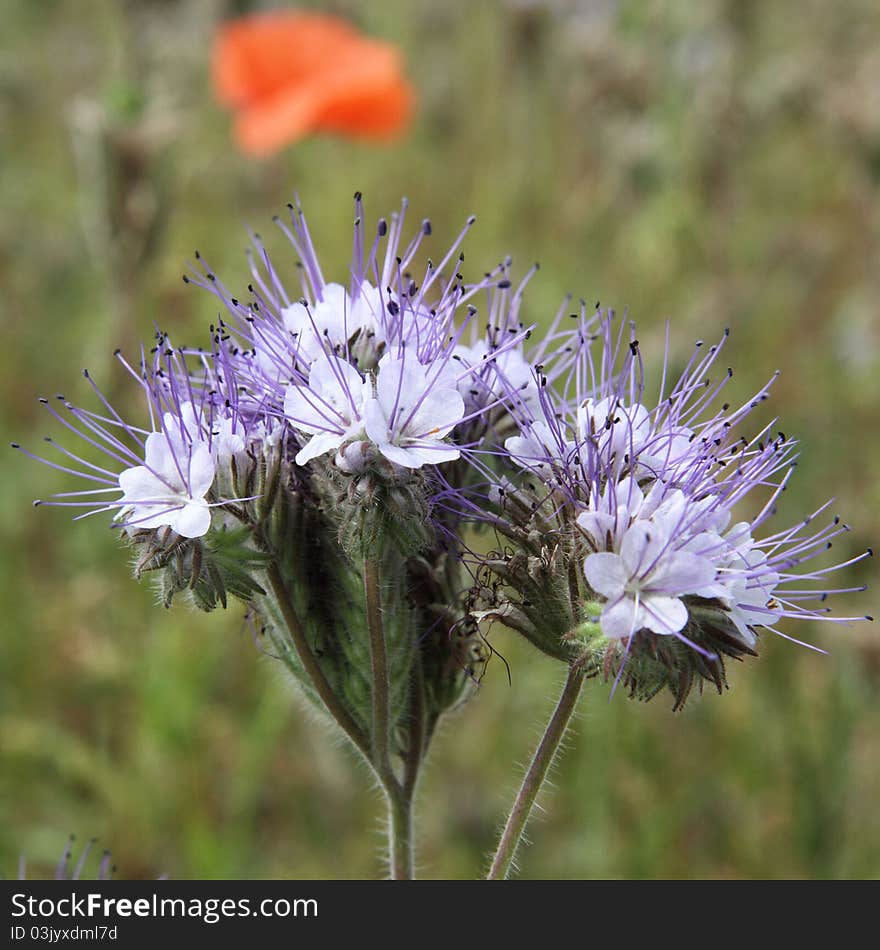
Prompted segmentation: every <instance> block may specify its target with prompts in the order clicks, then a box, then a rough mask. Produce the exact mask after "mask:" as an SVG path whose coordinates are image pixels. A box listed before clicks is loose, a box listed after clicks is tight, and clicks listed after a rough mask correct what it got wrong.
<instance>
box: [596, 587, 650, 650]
mask: <svg viewBox="0 0 880 950" xmlns="http://www.w3.org/2000/svg"><path fill="white" fill-rule="evenodd" d="M641 618H642V610H641V608H639V609H636V602H635V600H634V599H633V598H631V597H621V598H620V599H619V600H613V601H610V602H609V603H607V604H606V605H605V609H604V610H603V611H602V616H601V617H600V618H599V623H600V625H601V627H602V633H604V634H605V636H606V637H610V638H611V639H613V640H621V639H625V638H626V637H630V636H632V635H633V634H634V633H638V631H639V630H641V628H642V627H643V626H644V624H643V623H642V620H641Z"/></svg>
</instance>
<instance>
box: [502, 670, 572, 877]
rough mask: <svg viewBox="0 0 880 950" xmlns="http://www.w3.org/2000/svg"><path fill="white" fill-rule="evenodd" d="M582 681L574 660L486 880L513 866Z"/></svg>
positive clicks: (506, 872)
mask: <svg viewBox="0 0 880 950" xmlns="http://www.w3.org/2000/svg"><path fill="white" fill-rule="evenodd" d="M583 684H584V670H583V668H582V665H581V664H578V663H573V664H572V665H571V666H569V668H568V675H567V676H566V678H565V685H564V686H563V688H562V693H561V694H560V696H559V700H558V701H557V703H556V708H555V709H554V710H553V715H552V716H551V717H550V721H549V722H548V723H547V728H546V729H545V730H544V735H543V736H541V741H540V742H539V743H538V747H537V749H535V754H534V755H533V756H532V761H531V763H530V765H529V768H528V770H527V771H526V774H525V777H524V778H523V780H522V784H521V785H520V788H519V792H518V793H517V796H516V799H515V800H514V802H513V807H512V808H511V809H510V814H509V815H508V817H507V822H506V824H505V825H504V831H503V832H502V833H501V837H500V839H499V840H498V847H497V848H496V850H495V854H494V856H493V858H492V864H491V866H490V868H489V873H488V874H487V875H486V880H487V881H497V880H502V881H503V880H506V879H507V878H508V877H509V876H510V872H511V870H512V869H513V865H514V860H515V858H516V851H517V848H518V847H519V843H520V841H521V839H522V836H523V832H524V831H525V827H526V824H527V823H528V820H529V816H530V815H531V813H532V809H533V808H534V807H535V801H536V800H537V798H538V793H539V792H540V791H541V788H542V786H543V785H544V782H545V781H546V779H547V774H548V772H549V771H550V766H551V765H552V764H553V760H554V759H555V758H556V753H557V752H558V751H559V746H560V744H561V743H562V740H563V738H564V737H565V733H566V731H567V729H568V726H569V723H570V722H571V717H572V716H573V715H574V711H575V708H576V707H577V701H578V698H579V697H580V694H581V688H582V686H583Z"/></svg>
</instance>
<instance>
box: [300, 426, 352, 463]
mask: <svg viewBox="0 0 880 950" xmlns="http://www.w3.org/2000/svg"><path fill="white" fill-rule="evenodd" d="M345 438H346V433H344V432H321V433H319V434H318V435H313V436H312V437H311V439H309V441H308V442H306V444H305V445H304V446H303V447H302V448H301V449H300V450H299V452H297V453H296V458H295V459H294V461H295V462H296V464H297V465H305V464H306V463H308V462H311V460H312V459H313V458H317V457H318V456H319V455H324V454H325V453H326V452H334V451H336V449H338V448H339V446H340V445H342V443H343V442H344V441H345Z"/></svg>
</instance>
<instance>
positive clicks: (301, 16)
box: [213, 11, 414, 155]
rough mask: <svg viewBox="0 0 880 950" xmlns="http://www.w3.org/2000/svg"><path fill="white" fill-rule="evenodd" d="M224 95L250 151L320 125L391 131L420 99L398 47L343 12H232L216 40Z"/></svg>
mask: <svg viewBox="0 0 880 950" xmlns="http://www.w3.org/2000/svg"><path fill="white" fill-rule="evenodd" d="M213 79H214V90H215V92H216V95H217V98H218V99H219V100H220V101H221V102H222V103H223V104H224V105H227V106H229V107H231V108H232V109H233V110H235V112H236V122H235V137H236V141H237V142H238V144H239V146H240V147H241V148H242V150H243V151H245V152H248V153H250V154H252V155H268V154H270V153H272V152H275V151H277V150H278V149H280V148H282V147H283V146H285V145H288V144H289V143H291V142H295V141H296V140H297V139H299V138H302V137H303V136H304V135H308V134H310V133H312V132H333V133H338V134H341V135H347V136H351V137H353V138H375V139H382V138H390V137H392V136H394V135H395V134H397V133H399V132H400V131H402V130H403V129H404V128H405V127H406V125H407V123H408V121H409V118H410V115H411V113H412V107H413V100H414V95H413V90H412V87H411V86H410V84H409V83H408V82H407V80H406V78H405V77H404V75H403V64H402V57H401V55H400V51H399V50H398V49H397V47H395V46H393V45H391V44H389V43H383V42H380V41H377V40H372V39H369V38H367V37H365V36H362V35H361V34H359V33H358V32H357V31H356V30H355V29H354V27H353V26H352V25H351V24H349V23H347V22H346V21H345V20H342V19H340V18H339V17H335V16H330V15H327V14H322V13H292V12H286V11H277V12H270V13H260V14H255V15H253V16H248V17H243V18H241V19H238V20H231V21H229V22H227V23H225V24H223V26H221V27H220V29H219V31H218V33H217V36H216V38H215V41H214V52H213Z"/></svg>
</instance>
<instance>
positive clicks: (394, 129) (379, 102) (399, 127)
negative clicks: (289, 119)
mask: <svg viewBox="0 0 880 950" xmlns="http://www.w3.org/2000/svg"><path fill="white" fill-rule="evenodd" d="M414 104H415V93H414V91H413V88H412V86H411V85H410V84H409V83H408V82H407V81H406V80H405V79H397V80H396V81H395V82H394V83H391V84H389V85H387V86H383V87H382V88H380V89H374V90H370V91H358V90H354V89H353V90H350V91H349V92H348V94H347V95H346V96H340V97H338V98H336V99H334V101H333V102H332V103H329V104H328V105H327V107H326V108H325V109H324V110H322V112H321V114H320V116H319V118H318V121H317V126H316V127H317V128H319V129H324V130H326V131H332V132H341V133H345V134H348V135H362V136H366V137H377V138H389V137H391V136H394V135H397V134H399V133H400V132H402V131H403V130H404V129H405V128H406V126H407V125H408V124H409V120H410V118H411V116H412V112H413V106H414Z"/></svg>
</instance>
